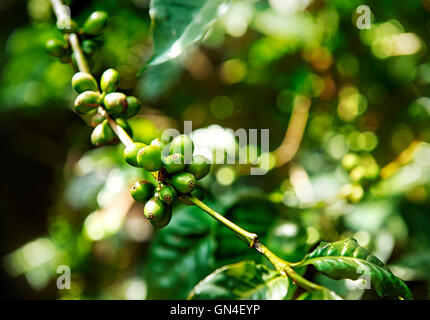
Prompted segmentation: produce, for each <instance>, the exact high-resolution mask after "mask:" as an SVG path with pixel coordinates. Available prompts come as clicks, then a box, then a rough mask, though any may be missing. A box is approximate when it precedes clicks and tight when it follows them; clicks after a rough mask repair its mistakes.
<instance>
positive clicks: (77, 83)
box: [72, 72, 98, 93]
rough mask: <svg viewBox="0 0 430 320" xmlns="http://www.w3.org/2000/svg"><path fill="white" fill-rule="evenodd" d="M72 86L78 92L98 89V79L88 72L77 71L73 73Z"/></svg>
mask: <svg viewBox="0 0 430 320" xmlns="http://www.w3.org/2000/svg"><path fill="white" fill-rule="evenodd" d="M72 87H73V89H75V91H76V92H78V93H82V92H84V91H97V90H98V87H97V82H96V79H94V77H93V76H92V75H90V74H89V73H86V72H77V73H75V74H74V75H73V77H72Z"/></svg>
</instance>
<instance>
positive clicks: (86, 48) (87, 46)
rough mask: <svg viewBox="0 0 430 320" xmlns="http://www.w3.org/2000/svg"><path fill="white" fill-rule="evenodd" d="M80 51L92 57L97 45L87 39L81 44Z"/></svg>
mask: <svg viewBox="0 0 430 320" xmlns="http://www.w3.org/2000/svg"><path fill="white" fill-rule="evenodd" d="M81 47H82V51H83V52H84V54H85V55H87V56H90V57H91V56H92V55H93V54H94V52H95V51H96V49H97V45H96V43H95V42H94V41H93V40H90V39H87V40H84V41H82V42H81Z"/></svg>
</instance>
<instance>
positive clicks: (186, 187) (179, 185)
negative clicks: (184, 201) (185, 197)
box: [172, 172, 196, 193]
mask: <svg viewBox="0 0 430 320" xmlns="http://www.w3.org/2000/svg"><path fill="white" fill-rule="evenodd" d="M172 184H173V186H174V187H175V189H176V190H178V191H179V192H180V193H189V192H191V191H192V190H193V189H194V187H195V185H196V178H195V177H194V176H193V175H192V174H191V173H189V172H180V173H177V174H175V175H174V176H173V177H172Z"/></svg>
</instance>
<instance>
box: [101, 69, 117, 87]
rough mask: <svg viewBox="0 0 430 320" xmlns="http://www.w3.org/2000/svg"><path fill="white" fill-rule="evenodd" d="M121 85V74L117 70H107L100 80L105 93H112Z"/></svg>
mask: <svg viewBox="0 0 430 320" xmlns="http://www.w3.org/2000/svg"><path fill="white" fill-rule="evenodd" d="M118 84H119V73H118V71H116V70H115V69H112V68H110V69H107V70H106V71H105V72H103V74H102V77H101V79H100V88H101V89H102V91H103V92H106V93H111V92H114V91H115V90H116V89H117V88H118Z"/></svg>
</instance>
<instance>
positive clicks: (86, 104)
mask: <svg viewBox="0 0 430 320" xmlns="http://www.w3.org/2000/svg"><path fill="white" fill-rule="evenodd" d="M99 105H100V94H99V93H98V92H95V91H84V92H82V93H81V94H80V95H79V96H77V98H76V99H75V105H74V107H75V110H76V111H77V112H78V113H81V114H85V113H88V112H90V111H91V110H95V109H96V108H97V107H98V106H99Z"/></svg>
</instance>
